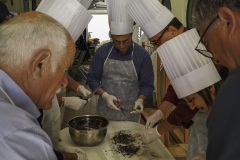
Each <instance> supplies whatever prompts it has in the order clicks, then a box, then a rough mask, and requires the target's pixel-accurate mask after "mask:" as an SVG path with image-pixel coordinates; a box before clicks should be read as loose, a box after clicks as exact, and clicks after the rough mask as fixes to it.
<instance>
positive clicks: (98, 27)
mask: <svg viewBox="0 0 240 160" xmlns="http://www.w3.org/2000/svg"><path fill="white" fill-rule="evenodd" d="M92 16H93V18H92V20H91V21H90V22H89V24H88V32H91V38H99V39H100V40H99V41H100V42H102V41H104V40H109V39H110V38H109V36H108V32H109V24H108V15H107V14H92Z"/></svg>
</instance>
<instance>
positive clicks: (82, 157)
mask: <svg viewBox="0 0 240 160" xmlns="http://www.w3.org/2000/svg"><path fill="white" fill-rule="evenodd" d="M58 148H59V151H60V152H65V153H76V154H77V160H88V158H87V156H86V153H85V152H84V151H83V150H81V149H80V148H79V147H72V146H69V145H67V144H66V143H64V142H62V141H61V142H59V147H58Z"/></svg>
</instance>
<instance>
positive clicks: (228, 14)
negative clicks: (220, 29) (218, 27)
mask: <svg viewBox="0 0 240 160" xmlns="http://www.w3.org/2000/svg"><path fill="white" fill-rule="evenodd" d="M218 15H219V19H220V21H221V23H223V25H224V27H227V30H228V35H229V36H232V35H233V34H235V30H236V27H237V19H236V18H237V17H236V15H235V14H234V12H233V11H232V10H231V9H229V8H227V7H221V8H220V9H219V11H218Z"/></svg>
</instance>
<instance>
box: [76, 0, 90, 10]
mask: <svg viewBox="0 0 240 160" xmlns="http://www.w3.org/2000/svg"><path fill="white" fill-rule="evenodd" d="M92 1H93V0H78V2H79V3H81V4H82V5H83V6H84V7H85V8H86V9H88V8H89V6H90V5H91V3H92Z"/></svg>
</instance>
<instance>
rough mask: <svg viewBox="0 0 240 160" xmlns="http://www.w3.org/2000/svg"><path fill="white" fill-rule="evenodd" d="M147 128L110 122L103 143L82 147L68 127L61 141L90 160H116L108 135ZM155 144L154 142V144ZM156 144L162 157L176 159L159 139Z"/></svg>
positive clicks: (126, 122)
mask: <svg viewBox="0 0 240 160" xmlns="http://www.w3.org/2000/svg"><path fill="white" fill-rule="evenodd" d="M144 129H145V127H144V125H142V124H139V123H136V122H130V121H110V123H109V126H108V128H107V135H106V137H105V139H104V140H103V142H101V143H100V144H99V145H97V146H93V147H82V146H78V145H76V144H75V143H74V142H73V141H72V139H71V137H70V135H69V129H68V127H66V128H64V129H62V130H61V131H60V139H61V140H62V141H64V142H65V143H67V144H68V145H70V146H75V147H80V148H81V149H82V150H84V151H85V152H86V154H87V157H88V159H89V160H97V159H101V160H115V158H114V153H113V152H112V150H111V146H110V143H109V141H108V138H107V136H108V134H112V133H115V132H118V131H120V130H144ZM152 143H153V142H152ZM154 143H155V144H157V148H158V151H159V152H160V153H161V155H164V157H165V158H164V160H166V159H167V160H174V157H173V156H172V155H171V154H170V152H169V151H168V150H167V148H166V147H165V146H164V145H163V143H162V142H161V141H160V139H157V140H155V141H154Z"/></svg>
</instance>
